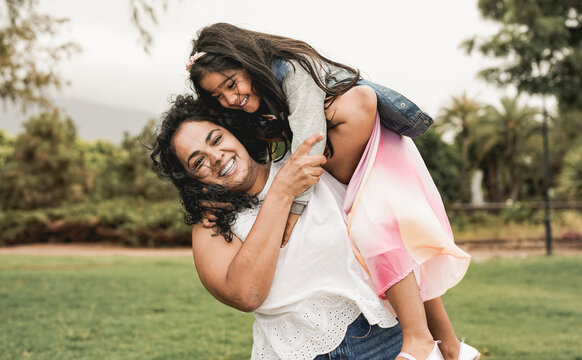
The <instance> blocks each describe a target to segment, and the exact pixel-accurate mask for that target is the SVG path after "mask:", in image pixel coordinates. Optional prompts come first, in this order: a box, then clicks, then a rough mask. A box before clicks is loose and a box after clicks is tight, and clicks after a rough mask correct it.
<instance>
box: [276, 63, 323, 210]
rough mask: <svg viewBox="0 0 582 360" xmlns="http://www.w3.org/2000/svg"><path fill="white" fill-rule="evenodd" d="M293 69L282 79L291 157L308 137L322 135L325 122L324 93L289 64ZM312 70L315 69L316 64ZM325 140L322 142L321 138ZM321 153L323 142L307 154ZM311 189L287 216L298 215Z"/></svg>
mask: <svg viewBox="0 0 582 360" xmlns="http://www.w3.org/2000/svg"><path fill="white" fill-rule="evenodd" d="M290 63H291V64H292V65H293V66H291V69H290V70H289V72H288V73H287V75H286V76H285V78H284V79H283V84H282V88H283V93H284V94H285V98H286V100H287V106H288V107H289V117H288V120H289V126H290V127H291V131H292V132H293V141H292V142H291V152H292V153H295V151H296V150H297V148H298V147H299V145H300V144H301V143H302V142H303V141H304V140H305V139H307V138H308V137H309V136H311V135H313V134H317V133H323V134H324V135H326V130H327V123H326V119H325V109H324V101H325V96H326V95H325V92H324V91H323V90H322V89H321V88H320V87H319V86H317V84H316V83H315V81H314V80H313V78H312V77H311V75H310V74H309V72H307V71H306V70H305V69H304V68H303V67H302V66H301V65H300V64H299V63H298V62H297V61H290ZM313 66H314V67H315V68H316V69H318V68H319V66H318V65H317V64H313ZM324 139H325V138H324ZM324 149H325V140H322V141H320V142H319V143H317V144H315V145H314V146H313V147H312V148H311V150H310V151H309V154H311V155H321V154H323V151H324ZM312 191H313V189H311V188H309V189H307V190H306V191H305V192H304V193H303V194H301V195H300V196H298V197H297V198H295V201H294V202H293V205H292V208H291V212H292V213H294V214H301V213H302V212H303V208H304V207H305V205H306V204H307V202H308V201H309V198H311V193H312Z"/></svg>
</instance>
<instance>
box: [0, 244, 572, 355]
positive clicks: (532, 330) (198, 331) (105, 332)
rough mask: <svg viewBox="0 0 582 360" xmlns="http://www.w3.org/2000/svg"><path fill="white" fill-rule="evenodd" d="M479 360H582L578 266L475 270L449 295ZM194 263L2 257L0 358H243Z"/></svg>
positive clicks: (509, 265)
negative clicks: (479, 357)
mask: <svg viewBox="0 0 582 360" xmlns="http://www.w3.org/2000/svg"><path fill="white" fill-rule="evenodd" d="M444 301H445V304H446V306H447V309H448V311H449V314H450V316H451V319H452V321H453V323H454V325H455V328H456V330H457V334H458V335H459V336H460V337H461V336H466V337H467V342H468V343H470V344H472V345H474V346H476V347H478V348H479V349H481V351H482V352H483V354H484V356H483V359H528V360H533V359H540V360H542V359H543V360H547V359H569V360H571V359H582V306H581V305H582V258H581V257H579V256H578V257H552V258H546V257H534V258H528V259H492V260H489V261H485V262H481V263H474V264H472V265H471V268H470V270H469V273H468V274H467V276H466V278H465V279H464V280H463V282H462V283H461V284H460V285H458V286H457V287H455V288H454V289H452V290H451V291H449V293H447V294H446V295H445V296H444ZM251 328H252V315H249V314H244V313H241V312H239V311H236V310H233V309H230V308H228V307H226V306H224V305H222V304H220V303H218V302H217V301H216V300H214V298H212V297H211V296H210V295H209V294H208V293H207V292H206V291H205V290H204V288H203V287H202V285H201V284H200V282H199V281H198V279H197V277H196V274H195V269H194V266H193V264H192V260H191V258H136V257H122V256H116V257H101V256H96V257H53V256H50V257H48V256H45V257H42V256H20V255H1V256H0V359H1V360H5V359H58V360H61V359H62V360H64V359H99V360H101V359H247V358H248V357H249V354H250V347H251V343H252V332H251Z"/></svg>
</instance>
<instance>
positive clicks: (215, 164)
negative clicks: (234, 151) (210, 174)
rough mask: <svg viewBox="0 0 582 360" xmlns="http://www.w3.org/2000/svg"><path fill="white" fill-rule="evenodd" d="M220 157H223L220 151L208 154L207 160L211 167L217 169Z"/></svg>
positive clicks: (220, 161) (220, 160)
mask: <svg viewBox="0 0 582 360" xmlns="http://www.w3.org/2000/svg"><path fill="white" fill-rule="evenodd" d="M222 157H223V153H222V152H221V151H218V150H214V151H212V152H211V153H210V154H209V158H210V162H211V164H210V165H211V166H212V167H213V168H216V167H219V166H220V164H221V163H222Z"/></svg>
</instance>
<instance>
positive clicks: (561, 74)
mask: <svg viewBox="0 0 582 360" xmlns="http://www.w3.org/2000/svg"><path fill="white" fill-rule="evenodd" d="M478 7H479V10H480V12H481V14H482V15H483V17H484V18H486V19H490V20H493V21H496V22H499V23H501V24H502V28H501V30H500V31H499V32H498V33H497V34H495V35H493V36H492V37H491V38H489V39H482V38H477V37H474V38H472V39H468V40H466V41H465V42H464V43H463V44H462V46H463V47H464V48H465V49H466V50H467V52H468V53H471V52H472V51H473V50H474V49H478V50H479V51H480V52H481V53H482V54H484V55H486V56H490V57H495V58H500V59H503V60H504V61H505V63H504V64H501V65H499V66H496V67H491V68H487V69H484V70H482V71H481V72H480V75H481V76H482V77H484V78H485V79H486V80H488V81H491V82H494V83H497V84H499V85H508V84H513V85H515V86H516V87H517V90H518V91H519V92H527V93H529V94H539V95H550V94H551V95H554V96H555V97H556V98H557V100H558V103H559V105H560V106H561V107H566V108H569V107H574V108H578V109H582V91H580V84H582V2H581V1H580V0H554V1H547V0H479V3H478Z"/></svg>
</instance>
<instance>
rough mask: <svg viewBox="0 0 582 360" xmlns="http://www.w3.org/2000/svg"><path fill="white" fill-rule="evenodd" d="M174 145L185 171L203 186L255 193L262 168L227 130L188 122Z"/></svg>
mask: <svg viewBox="0 0 582 360" xmlns="http://www.w3.org/2000/svg"><path fill="white" fill-rule="evenodd" d="M172 144H173V146H174V148H175V151H176V156H177V158H178V160H179V161H180V163H181V164H182V166H183V167H184V169H186V171H188V172H189V173H190V174H191V175H192V177H194V178H196V179H197V180H199V181H200V182H202V183H205V184H209V185H220V186H224V187H226V188H228V189H231V190H233V191H244V192H247V193H249V194H254V193H255V190H254V187H253V185H255V182H256V177H257V172H258V168H259V164H257V163H256V162H255V161H254V160H253V159H252V158H251V157H250V156H249V154H248V152H247V150H246V149H245V147H244V146H243V145H242V144H241V143H240V142H239V141H238V140H237V139H236V137H234V135H232V134H231V133H230V132H229V131H228V130H226V129H225V128H223V127H221V126H218V125H216V124H213V123H211V122H208V121H186V122H184V123H182V125H181V126H180V128H179V129H178V131H176V134H175V135H174V138H173V140H172ZM260 190H261V189H258V191H256V192H260Z"/></svg>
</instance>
